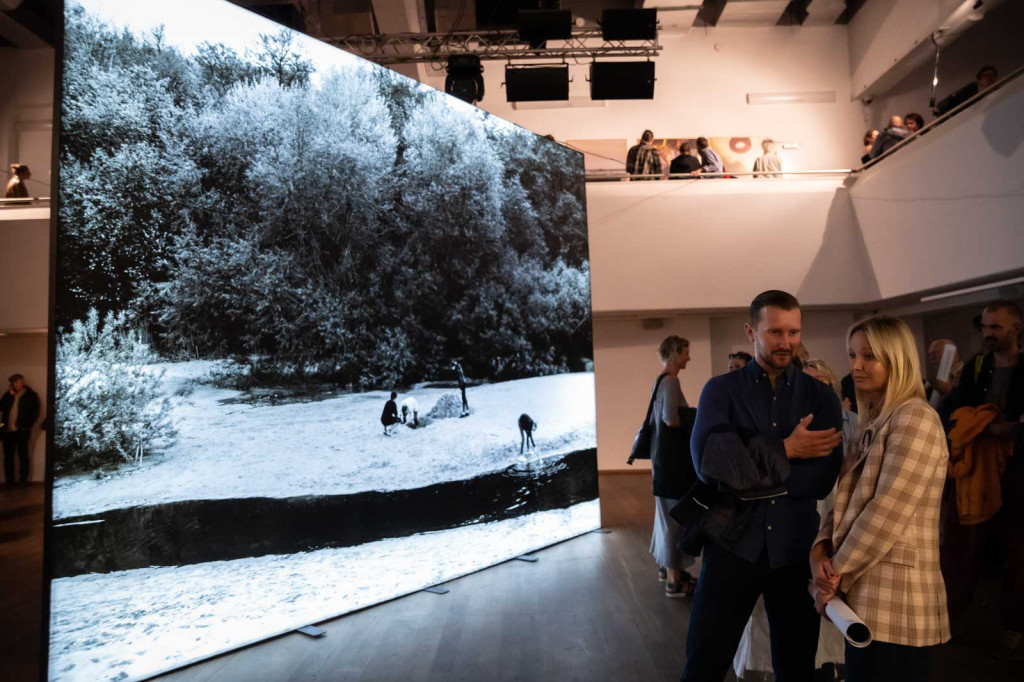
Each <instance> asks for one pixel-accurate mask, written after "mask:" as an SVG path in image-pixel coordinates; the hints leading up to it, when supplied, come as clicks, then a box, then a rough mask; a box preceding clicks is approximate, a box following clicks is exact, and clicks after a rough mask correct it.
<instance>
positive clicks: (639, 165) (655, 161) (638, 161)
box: [626, 130, 661, 176]
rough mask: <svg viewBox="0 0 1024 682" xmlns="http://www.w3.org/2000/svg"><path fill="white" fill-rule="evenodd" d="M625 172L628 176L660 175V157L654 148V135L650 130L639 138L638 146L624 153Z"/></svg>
mask: <svg viewBox="0 0 1024 682" xmlns="http://www.w3.org/2000/svg"><path fill="white" fill-rule="evenodd" d="M626 172H627V173H629V174H630V175H646V176H659V175H661V155H660V154H659V153H658V148H657V147H655V146H654V133H653V132H651V131H650V130H645V131H644V133H643V135H641V136H640V144H638V145H634V146H632V147H630V149H629V151H628V152H626Z"/></svg>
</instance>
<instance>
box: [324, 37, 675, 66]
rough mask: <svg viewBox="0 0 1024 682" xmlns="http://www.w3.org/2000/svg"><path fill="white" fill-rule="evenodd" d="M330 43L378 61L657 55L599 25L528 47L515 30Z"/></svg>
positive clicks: (653, 46)
mask: <svg viewBox="0 0 1024 682" xmlns="http://www.w3.org/2000/svg"><path fill="white" fill-rule="evenodd" d="M325 40H326V41H327V42H328V43H331V44H332V45H336V46H337V47H340V48H342V49H343V50H347V51H349V52H352V53H353V54H357V55H359V56H360V57H363V58H364V59H368V60H369V61H372V62H376V63H378V64H385V65H388V64H418V63H429V62H438V63H441V62H444V61H445V60H447V59H448V57H449V56H451V55H455V54H474V55H477V56H478V57H480V59H481V60H503V61H513V60H514V61H523V60H531V61H548V62H551V61H569V60H573V61H580V60H594V59H597V58H599V57H601V58H609V57H611V58H615V57H646V58H648V59H650V58H653V57H656V56H658V53H659V52H661V49H662V48H661V46H660V45H659V44H658V40H657V39H654V40H634V41H613V42H609V41H606V40H604V39H603V38H602V37H601V30H600V29H576V30H574V31H573V33H572V37H571V38H570V39H569V40H549V41H548V42H547V44H546V45H545V46H544V47H540V48H536V47H531V46H530V45H529V43H526V42H524V41H523V39H522V38H521V37H520V36H519V32H518V31H458V32H451V33H399V34H393V35H360V36H345V37H342V38H325Z"/></svg>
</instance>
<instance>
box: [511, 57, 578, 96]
mask: <svg viewBox="0 0 1024 682" xmlns="http://www.w3.org/2000/svg"><path fill="white" fill-rule="evenodd" d="M505 94H506V96H507V97H508V101H509V102H552V101H559V100H568V99H569V66H568V65H567V64H563V65H561V66H506V67H505Z"/></svg>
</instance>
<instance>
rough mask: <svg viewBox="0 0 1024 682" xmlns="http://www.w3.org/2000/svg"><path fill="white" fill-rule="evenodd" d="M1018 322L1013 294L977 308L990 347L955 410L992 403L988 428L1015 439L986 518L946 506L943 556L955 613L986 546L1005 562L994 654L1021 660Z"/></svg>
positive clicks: (964, 377)
mask: <svg viewBox="0 0 1024 682" xmlns="http://www.w3.org/2000/svg"><path fill="white" fill-rule="evenodd" d="M1022 329H1024V315H1022V314H1021V309H1020V306H1018V305H1017V304H1016V303H1014V302H1013V301H994V302H992V303H989V304H988V305H987V306H986V307H985V310H984V311H983V312H982V314H981V333H982V338H983V339H984V342H985V349H986V351H987V352H986V353H984V354H979V355H976V356H975V357H974V358H973V359H972V360H971V361H969V362H968V363H967V364H966V365H965V366H964V369H963V371H962V372H961V374H960V381H959V383H958V384H957V386H956V388H955V389H953V393H952V396H951V403H952V405H951V409H952V411H955V410H957V409H958V408H960V407H977V406H979V405H984V404H987V403H993V404H995V405H996V406H997V407H998V408H999V410H1000V412H1001V414H1002V418H1001V419H999V420H997V421H995V422H993V423H992V424H989V426H988V427H987V428H986V433H987V434H989V435H990V436H993V437H995V438H999V439H1001V440H1006V441H1010V442H1013V443H1014V450H1013V456H1012V457H1010V458H1009V461H1008V462H1007V466H1006V471H1004V472H1003V475H1002V490H1001V493H1002V499H1003V505H1002V508H1001V509H1000V510H999V511H998V512H997V513H996V515H995V516H994V517H992V518H991V519H990V520H988V521H985V522H983V523H980V524H976V525H972V526H964V525H961V524H960V523H959V520H958V518H957V515H956V510H955V509H951V510H949V511H947V523H946V534H945V542H944V546H943V551H942V556H941V559H942V566H943V574H944V577H945V578H946V585H947V589H949V601H950V613H951V615H952V616H953V617H954V618H955V617H957V616H959V615H961V614H962V613H963V611H964V610H965V609H966V608H967V606H969V605H970V601H971V598H972V597H973V593H974V588H975V586H976V585H977V582H978V576H979V570H980V568H981V566H980V565H979V564H980V563H982V560H983V559H984V556H985V552H986V549H987V548H991V549H994V550H995V556H994V557H990V558H991V559H994V560H995V562H996V564H997V565H1004V564H1006V565H1007V568H1006V572H1005V574H1004V580H1003V593H1002V596H1001V599H1000V603H1001V605H1002V621H1003V636H1002V640H1001V642H1000V646H999V649H998V651H997V655H999V656H1000V657H1001V658H1008V659H1013V660H1024V448H1021V441H1020V440H1019V439H1017V438H1015V436H1016V435H1017V432H1019V431H1020V430H1021V429H1020V423H1021V417H1022V415H1024V354H1022V353H1021V346H1020V334H1021V330H1022Z"/></svg>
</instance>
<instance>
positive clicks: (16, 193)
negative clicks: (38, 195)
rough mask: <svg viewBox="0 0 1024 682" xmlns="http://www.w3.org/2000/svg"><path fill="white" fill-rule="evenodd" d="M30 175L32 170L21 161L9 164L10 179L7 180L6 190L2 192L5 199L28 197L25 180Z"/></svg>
mask: <svg viewBox="0 0 1024 682" xmlns="http://www.w3.org/2000/svg"><path fill="white" fill-rule="evenodd" d="M31 177H32V171H30V170H29V169H28V166H26V165H25V164H23V163H12V164H11V179H10V180H9V181H8V182H7V191H6V192H4V198H5V199H28V198H29V193H28V187H26V186H25V181H26V180H28V179H30V178H31Z"/></svg>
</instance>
